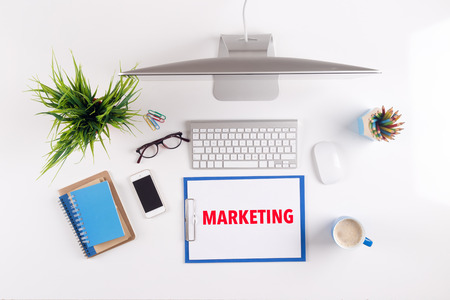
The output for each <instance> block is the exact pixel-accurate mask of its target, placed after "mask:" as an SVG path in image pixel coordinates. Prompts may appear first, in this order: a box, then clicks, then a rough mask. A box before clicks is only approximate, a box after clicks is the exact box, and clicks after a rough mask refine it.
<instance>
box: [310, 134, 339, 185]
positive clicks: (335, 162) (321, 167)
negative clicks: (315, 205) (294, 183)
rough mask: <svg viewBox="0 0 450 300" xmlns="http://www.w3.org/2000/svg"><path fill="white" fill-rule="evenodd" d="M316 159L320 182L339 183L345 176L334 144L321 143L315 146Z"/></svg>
mask: <svg viewBox="0 0 450 300" xmlns="http://www.w3.org/2000/svg"><path fill="white" fill-rule="evenodd" d="M314 157H315V160H316V165H317V170H318V172H319V177H320V180H322V182H323V183H324V184H330V183H335V182H338V181H339V180H340V179H341V178H342V175H343V171H342V165H341V160H340V159H339V155H338V151H337V147H336V145H335V144H334V143H332V142H325V141H324V142H319V143H317V144H316V145H315V146H314Z"/></svg>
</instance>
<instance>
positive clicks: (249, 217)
mask: <svg viewBox="0 0 450 300" xmlns="http://www.w3.org/2000/svg"><path fill="white" fill-rule="evenodd" d="M292 222H294V216H293V214H292V209H286V210H283V209H250V210H228V211H226V210H211V211H206V210H204V211H203V225H232V224H281V223H286V224H291V223H292Z"/></svg>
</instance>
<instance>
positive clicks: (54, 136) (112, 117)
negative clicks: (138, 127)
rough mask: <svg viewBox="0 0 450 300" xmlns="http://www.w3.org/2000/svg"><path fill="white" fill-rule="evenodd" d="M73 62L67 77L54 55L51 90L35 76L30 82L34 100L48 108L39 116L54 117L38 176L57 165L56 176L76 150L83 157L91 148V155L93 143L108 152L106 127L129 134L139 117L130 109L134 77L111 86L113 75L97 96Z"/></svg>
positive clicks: (78, 66)
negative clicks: (98, 144) (47, 150)
mask: <svg viewBox="0 0 450 300" xmlns="http://www.w3.org/2000/svg"><path fill="white" fill-rule="evenodd" d="M72 59H73V64H74V67H75V77H74V78H69V76H68V75H67V73H66V72H65V71H63V70H61V67H60V66H59V65H58V62H57V60H56V57H55V55H54V54H53V56H52V75H51V76H50V77H51V80H52V83H53V85H54V87H50V86H48V85H46V84H44V83H43V82H42V81H40V80H39V79H38V78H37V77H35V78H33V79H32V81H34V82H35V83H37V88H32V89H30V91H31V92H33V93H34V96H35V98H33V100H36V101H38V102H40V103H42V104H43V105H44V106H45V107H47V108H48V110H47V111H43V112H40V113H39V114H45V115H50V116H52V117H54V121H53V126H52V127H51V129H50V135H49V136H51V138H50V147H51V150H50V152H49V153H48V154H47V161H46V163H45V165H44V167H43V168H42V171H41V174H40V175H39V177H41V176H42V175H43V174H44V173H46V172H47V171H48V170H50V169H51V168H53V167H55V166H59V168H58V171H57V172H56V174H55V176H56V175H57V174H58V172H59V170H60V169H61V167H62V166H63V165H64V162H65V161H66V160H67V158H68V157H69V155H70V154H72V153H73V152H75V151H78V150H81V152H82V154H83V156H82V158H84V157H85V154H86V150H87V149H88V148H90V150H91V152H92V156H94V144H95V142H97V141H99V142H100V143H101V145H102V146H103V149H104V150H105V151H106V153H108V152H107V150H106V147H105V143H104V139H105V137H106V138H107V139H109V140H110V132H109V130H110V128H109V126H111V127H114V128H117V129H119V130H121V131H124V132H130V133H132V130H131V127H134V125H133V124H132V123H131V119H132V118H133V117H134V116H136V115H138V111H133V110H130V108H129V105H130V104H131V103H132V102H134V101H136V99H137V98H138V95H137V92H138V91H137V90H136V87H137V84H138V82H139V80H138V79H137V77H133V76H131V77H120V78H119V80H118V81H117V82H116V83H115V84H113V80H114V76H113V78H111V81H110V83H109V87H108V90H107V91H106V92H105V94H104V95H103V96H97V89H96V90H95V91H92V90H91V87H90V84H89V81H87V80H86V78H85V76H84V74H83V71H82V69H81V65H77V62H76V61H75V58H74V56H73V54H72Z"/></svg>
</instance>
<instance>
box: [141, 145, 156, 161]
mask: <svg viewBox="0 0 450 300" xmlns="http://www.w3.org/2000/svg"><path fill="white" fill-rule="evenodd" d="M157 153H158V146H156V145H151V146H149V147H147V148H145V150H144V153H143V154H142V156H143V157H145V158H150V157H153V156H155V155H156V154H157Z"/></svg>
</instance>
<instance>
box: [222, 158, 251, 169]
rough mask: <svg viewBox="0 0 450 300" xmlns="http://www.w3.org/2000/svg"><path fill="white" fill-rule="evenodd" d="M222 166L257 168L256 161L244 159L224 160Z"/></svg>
mask: <svg viewBox="0 0 450 300" xmlns="http://www.w3.org/2000/svg"><path fill="white" fill-rule="evenodd" d="M223 167H224V168H257V167H258V161H254V160H251V161H245V160H236V161H231V160H230V161H224V162H223Z"/></svg>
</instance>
